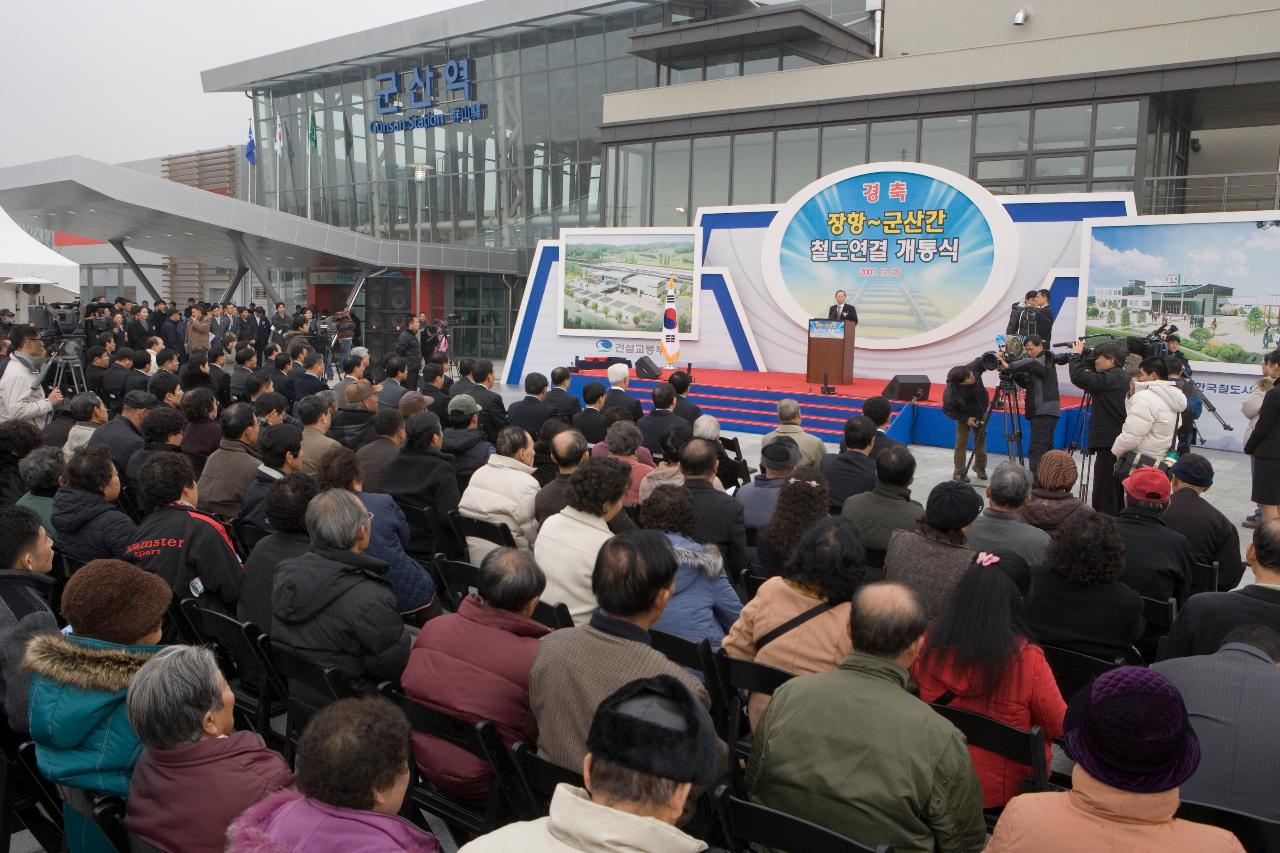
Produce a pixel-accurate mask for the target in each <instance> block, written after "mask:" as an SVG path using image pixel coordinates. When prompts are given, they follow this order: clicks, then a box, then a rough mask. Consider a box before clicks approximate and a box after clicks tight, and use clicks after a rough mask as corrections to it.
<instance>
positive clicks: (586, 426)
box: [573, 406, 605, 444]
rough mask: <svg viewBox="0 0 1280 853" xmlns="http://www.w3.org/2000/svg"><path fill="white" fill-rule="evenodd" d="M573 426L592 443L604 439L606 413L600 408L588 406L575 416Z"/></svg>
mask: <svg viewBox="0 0 1280 853" xmlns="http://www.w3.org/2000/svg"><path fill="white" fill-rule="evenodd" d="M573 428H574V429H576V430H577V431H578V432H580V433H582V437H583V438H585V439H586V440H587V441H589V442H590V443H592V444H596V443H598V442H601V441H604V433H605V429H604V414H603V413H601V411H600V410H599V409H593V408H592V407H590V406H587V407H586V408H585V409H583V410H582V411H581V412H578V414H576V415H574V416H573Z"/></svg>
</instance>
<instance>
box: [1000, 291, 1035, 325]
mask: <svg viewBox="0 0 1280 853" xmlns="http://www.w3.org/2000/svg"><path fill="white" fill-rule="evenodd" d="M1035 310H1036V291H1034V290H1028V291H1027V293H1026V295H1025V296H1023V297H1022V304H1020V305H1019V304H1018V303H1017V302H1015V303H1013V307H1012V308H1011V309H1009V325H1008V326H1006V327H1005V330H1004V333H1005V334H1006V335H1029V334H1031V333H1032V332H1035V331H1037V330H1036V329H1032V328H1028V327H1029V326H1030V325H1032V324H1033V323H1034V322H1035V318H1036V314H1035Z"/></svg>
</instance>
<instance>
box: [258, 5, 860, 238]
mask: <svg viewBox="0 0 1280 853" xmlns="http://www.w3.org/2000/svg"><path fill="white" fill-rule="evenodd" d="M758 5H761V4H758V3H756V2H751V0H679V2H666V3H661V2H659V3H653V4H652V5H638V4H636V3H632V2H620V3H615V4H612V5H605V6H601V7H598V8H595V9H589V10H584V11H580V12H573V13H570V14H566V15H561V16H558V17H556V18H553V19H549V20H547V21H535V22H529V23H521V24H516V25H512V26H509V27H504V28H502V29H499V30H495V31H494V32H493V34H485V33H481V34H477V35H471V36H467V37H465V38H459V39H454V40H451V41H447V42H442V43H438V44H424V45H421V46H420V47H418V48H413V49H406V50H401V51H397V52H396V56H394V57H386V58H376V59H370V60H369V61H368V64H367V65H364V66H363V67H355V66H353V67H349V68H346V69H344V70H341V71H335V72H333V73H323V72H321V73H316V74H311V75H309V76H308V77H307V78H306V79H302V80H298V81H297V82H291V83H288V84H282V85H271V86H264V87H262V88H258V89H257V90H255V91H254V92H253V103H254V115H255V123H256V126H255V136H256V138H257V141H258V158H259V159H258V164H259V165H258V168H257V170H256V174H255V176H254V178H255V182H256V183H255V189H254V196H253V200H254V201H256V202H258V203H259V204H262V205H264V206H267V207H272V208H278V209H280V210H284V211H287V212H289V213H294V214H297V215H300V216H306V215H308V213H307V212H308V193H309V195H310V209H311V214H310V215H311V216H312V218H314V219H316V220H318V221H320V222H325V223H328V224H330V225H335V226H341V227H345V228H351V229H353V230H355V231H357V232H359V233H361V234H367V235H370V236H373V237H377V238H380V239H393V240H414V239H419V240H422V241H424V242H431V243H444V244H464V245H472V246H502V247H507V246H515V247H520V246H531V245H533V244H535V243H536V242H537V240H539V239H542V238H546V237H552V236H555V235H556V234H557V233H558V232H559V229H560V228H564V227H572V226H581V225H599V224H601V223H602V221H603V219H604V211H603V208H602V202H603V191H602V184H603V175H604V172H605V162H604V152H602V150H601V145H600V141H599V138H600V133H599V126H600V123H601V120H602V110H603V100H604V95H605V93H606V92H617V91H624V90H630V89H637V88H651V87H655V86H664V85H670V84H677V83H687V82H694V81H700V80H705V79H718V78H722V77H733V76H739V75H747V74H762V73H767V72H771V71H779V70H782V69H786V68H793V67H802V66H804V65H806V64H813V62H814V60H813V59H810V58H805V57H803V56H801V55H800V54H799V53H797V52H796V50H795V49H793V48H792V47H791V46H789V45H785V44H784V45H779V46H775V47H767V48H756V49H747V50H730V51H728V52H725V51H724V49H723V47H721V48H718V49H717V50H716V52H715V53H714V54H713V55H707V56H692V57H685V58H681V59H678V60H671V61H667V62H655V61H652V60H649V59H645V58H642V57H637V56H635V55H634V54H632V53H631V52H630V51H631V47H632V45H631V37H632V36H633V35H636V34H640V33H645V32H652V31H656V30H660V29H663V28H666V27H670V26H674V25H679V24H683V23H694V22H698V21H705V20H711V19H715V18H722V17H726V16H729V15H737V14H742V13H745V12H749V11H751V10H753V9H755V8H757V7H758ZM766 5H767V4H766ZM808 5H811V6H813V7H814V8H815V10H817V11H819V12H820V13H823V14H826V15H829V16H838V18H837V19H838V20H841V21H851V20H852V19H853V18H856V17H857V15H858V13H860V12H862V10H863V9H865V0H813V2H812V3H810V4H808ZM869 26H870V25H869V23H867V22H865V21H863V22H859V23H857V24H856V25H854V26H851V27H850V28H851V29H853V30H854V31H857V32H860V33H861V34H863V35H864V36H866V35H867V34H868V33H869ZM378 59H382V61H377V60H378ZM463 59H465V60H469V61H470V67H471V79H472V82H473V86H474V90H473V93H472V97H471V98H470V100H468V101H463V100H461V99H460V98H459V97H458V93H457V92H455V91H452V90H450V89H449V88H448V87H447V86H446V82H445V79H444V77H445V75H444V73H443V72H444V70H445V65H446V63H448V62H450V61H457V60H463ZM419 68H427V69H431V70H432V72H434V73H433V74H432V75H431V76H430V77H426V80H425V85H423V86H422V87H420V89H419V90H418V94H417V95H415V96H414V97H417V98H419V99H421V97H422V96H426V95H429V96H433V97H434V99H435V106H434V107H433V108H432V109H428V110H426V114H430V113H432V112H435V113H444V114H448V113H450V111H451V108H452V107H454V106H458V105H461V104H462V103H478V104H483V105H485V110H484V114H483V117H482V118H479V119H478V120H473V121H467V122H461V123H445V124H442V125H440V126H433V127H423V128H414V129H409V130H397V131H394V132H391V133H386V134H377V133H373V132H371V131H370V122H373V121H394V120H395V119H397V118H402V117H407V116H416V115H421V114H423V112H422V110H419V109H414V108H412V106H411V103H410V100H409V98H410V96H411V92H410V88H411V87H412V86H413V84H414V83H415V82H416V81H415V80H414V79H413V78H412V76H411V75H412V73H413V72H414V70H415V69H419ZM387 72H398V73H400V74H401V75H402V76H401V78H400V86H401V93H400V94H399V96H398V100H399V101H400V102H401V103H402V104H404V105H405V107H406V109H405V111H404V112H398V113H395V114H391V115H383V114H380V113H379V112H378V95H377V93H378V91H379V90H382V89H384V88H385V87H386V85H387V84H386V82H385V81H380V80H378V79H377V75H379V74H385V73H387ZM423 76H424V77H425V76H426V75H423ZM312 117H314V121H315V133H314V143H313V142H312V135H311V133H310V120H311V118H312ZM277 121H278V122H279V128H280V131H281V136H282V142H281V145H282V148H281V151H280V152H279V154H277V152H276V150H275V140H276V127H277ZM814 139H815V140H816V135H815V136H814ZM722 141H723V142H724V144H726V145H727V144H728V139H727V138H725V139H724V140H722ZM805 144H806V145H807V144H808V143H805ZM769 145H770V150H769V151H763V150H761V151H756V152H755V153H756V155H757V156H758V157H759V159H760V160H761V161H762V162H763V163H765V168H766V169H767V170H768V171H769V173H770V174H772V163H773V157H772V139H770V141H769ZM313 146H314V147H313ZM815 151H816V149H815ZM614 156H616V164H615V166H616V169H618V170H622V171H625V172H628V175H629V178H633V179H634V180H631V179H629V180H628V181H627V182H626V183H627V184H628V186H630V185H638V184H640V183H644V184H645V188H644V189H643V190H638V191H637V193H638V194H633V195H631V196H627V195H625V194H624V195H623V196H619V197H617V199H616V205H615V210H616V211H617V218H618V219H619V220H620V221H622V222H625V223H628V224H648V223H649V222H655V223H658V224H666V223H669V222H670V221H671V220H673V219H678V218H680V217H681V216H682V215H683V214H679V213H675V212H674V208H676V207H685V208H687V207H688V205H689V203H690V202H689V199H688V183H689V177H688V173H689V171H690V158H691V157H696V158H699V159H700V161H705V160H706V158H708V157H720V156H722V155H716V154H714V153H712V151H711V150H710V149H708V148H706V147H705V146H699V148H698V150H697V151H696V152H695V151H691V149H690V143H689V140H687V139H686V140H684V141H683V142H682V143H680V144H678V145H674V144H673V145H667V144H665V143H661V144H660V147H659V148H658V149H657V150H656V151H655V150H654V149H653V148H652V146H650V147H649V148H648V149H647V150H646V151H644V152H642V153H641V154H640V157H639V159H638V160H637V159H636V158H635V157H633V156H632V154H631V153H630V152H628V151H626V150H625V149H621V150H619V151H617V152H615V154H614ZM815 156H816V154H815ZM655 157H656V159H657V162H656V163H654V162H651V161H652V160H653V159H654V158H655ZM655 167H656V168H660V169H661V170H662V172H663V174H674V173H676V172H680V171H683V172H684V174H685V177H683V178H682V179H681V180H680V184H679V186H675V187H671V186H668V184H667V183H666V182H665V181H664V182H663V183H661V184H658V185H656V186H651V185H648V184H647V182H646V181H645V179H644V174H641V173H645V174H647V173H648V172H649V171H652V169H653V168H655ZM630 170H639V172H637V173H636V174H634V175H631V174H630ZM815 174H816V171H815ZM780 178H781V180H782V181H783V182H784V184H785V185H791V184H792V183H794V181H795V180H798V179H799V175H793V174H790V173H789V172H788V173H787V174H783V175H781V176H780ZM728 181H729V176H728V175H727V174H725V175H723V180H722V181H721V182H720V185H721V187H722V188H723V192H724V193H725V194H727V191H728V185H729V184H728ZM707 191H708V192H709V193H711V195H709V196H707V197H708V198H715V197H717V196H716V195H715V193H716V192H720V191H721V190H716V189H715V188H714V187H711V186H708V188H707ZM756 195H759V193H756ZM744 197H745V191H744ZM765 200H767V199H765Z"/></svg>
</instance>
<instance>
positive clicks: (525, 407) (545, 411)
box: [509, 397, 556, 438]
mask: <svg viewBox="0 0 1280 853" xmlns="http://www.w3.org/2000/svg"><path fill="white" fill-rule="evenodd" d="M555 416H556V410H555V409H553V408H552V407H551V404H549V403H548V402H547V401H545V400H539V399H538V398H537V397H525V398H524V399H523V400H520V401H518V402H515V403H512V404H511V411H510V413H509V420H510V421H511V425H512V426H518V427H523V428H524V430H525V431H526V432H528V433H529V435H531V436H533V437H534V438H537V437H538V433H539V432H540V431H541V430H542V425H543V424H544V423H546V422H547V420H548V419H550V418H554V417H555Z"/></svg>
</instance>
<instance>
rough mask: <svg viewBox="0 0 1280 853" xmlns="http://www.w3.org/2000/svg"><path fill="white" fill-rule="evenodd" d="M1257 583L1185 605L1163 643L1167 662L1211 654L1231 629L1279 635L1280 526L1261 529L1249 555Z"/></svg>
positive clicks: (1274, 524)
mask: <svg viewBox="0 0 1280 853" xmlns="http://www.w3.org/2000/svg"><path fill="white" fill-rule="evenodd" d="M1245 559H1246V560H1247V561H1248V563H1249V568H1251V569H1252V570H1253V577H1254V582H1253V583H1251V584H1248V585H1247V586H1242V587H1240V589H1236V590H1232V591H1231V592H1202V593H1200V594H1199V595H1193V596H1191V598H1189V599H1188V600H1187V603H1186V606H1184V607H1183V608H1182V609H1181V610H1179V611H1178V618H1177V619H1175V620H1173V630H1172V631H1170V632H1169V638H1168V639H1167V640H1166V641H1165V647H1164V655H1163V657H1165V658H1178V657H1186V656H1187V655H1211V654H1213V653H1214V652H1215V651H1217V650H1218V649H1219V648H1220V647H1221V646H1222V639H1223V638H1224V637H1226V636H1227V634H1228V633H1230V632H1231V629H1233V628H1238V627H1240V626H1241V625H1266V626H1267V627H1270V628H1275V629H1276V630H1278V631H1280V521H1276V520H1274V519H1272V520H1270V521H1264V522H1261V523H1259V524H1258V526H1257V527H1255V528H1254V530H1253V542H1251V543H1250V544H1249V550H1248V551H1247V552H1246V553H1245Z"/></svg>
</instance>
